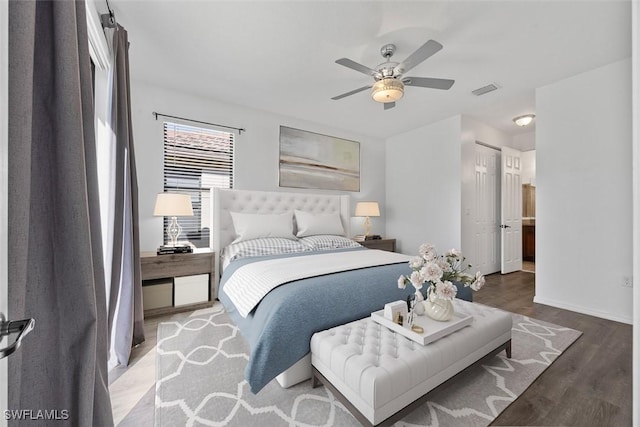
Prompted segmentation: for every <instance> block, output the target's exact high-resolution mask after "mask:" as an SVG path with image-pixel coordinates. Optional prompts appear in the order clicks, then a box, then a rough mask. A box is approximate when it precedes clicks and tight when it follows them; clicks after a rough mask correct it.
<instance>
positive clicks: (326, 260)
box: [212, 189, 411, 393]
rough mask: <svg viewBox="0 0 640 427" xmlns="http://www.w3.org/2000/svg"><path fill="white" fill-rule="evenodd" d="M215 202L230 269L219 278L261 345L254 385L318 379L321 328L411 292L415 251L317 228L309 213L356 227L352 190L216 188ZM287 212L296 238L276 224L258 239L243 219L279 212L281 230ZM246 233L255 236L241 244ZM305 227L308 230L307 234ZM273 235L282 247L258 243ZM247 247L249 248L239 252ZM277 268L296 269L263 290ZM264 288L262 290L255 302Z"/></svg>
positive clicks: (246, 330)
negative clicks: (406, 281)
mask: <svg viewBox="0 0 640 427" xmlns="http://www.w3.org/2000/svg"><path fill="white" fill-rule="evenodd" d="M212 200H213V214H214V227H213V228H214V230H215V232H214V235H213V245H214V249H215V250H216V253H217V254H218V255H219V256H217V257H216V258H217V259H216V263H217V266H216V267H217V268H216V271H218V272H220V271H221V272H222V276H221V277H216V278H215V282H214V285H215V289H216V292H217V295H218V299H219V300H220V301H221V302H222V304H223V305H224V306H225V309H226V311H227V312H228V313H229V315H230V317H231V319H232V320H233V321H234V323H235V324H236V325H237V326H238V328H239V329H240V332H241V334H242V335H243V337H244V338H245V339H246V340H247V341H248V343H249V346H250V348H251V354H250V358H249V363H248V364H247V368H246V371H245V376H246V379H247V381H248V383H249V385H250V387H251V390H252V391H253V392H254V393H257V392H259V391H260V390H261V389H262V388H263V387H264V386H265V385H266V384H268V383H269V382H270V381H271V380H273V379H274V378H276V379H277V381H278V383H279V384H280V385H281V386H283V387H289V386H291V385H294V384H296V383H298V382H301V381H304V380H306V379H309V378H311V362H310V357H309V349H310V348H309V343H310V340H311V336H312V335H313V334H314V333H315V332H318V331H321V330H325V329H329V328H332V327H334V326H337V325H341V324H345V323H348V322H350V321H353V320H357V319H361V318H363V317H367V316H369V315H370V313H371V312H372V311H375V310H379V309H382V308H383V307H384V304H385V303H387V302H390V301H395V300H399V299H403V300H404V299H406V298H407V296H408V295H409V293H410V292H411V291H410V290H409V289H405V290H403V289H399V288H398V286H397V285H396V283H397V278H398V277H399V276H400V274H407V273H409V271H410V269H409V267H408V264H407V261H408V259H409V257H408V256H405V255H402V254H395V253H390V252H384V251H378V250H371V249H366V248H364V247H362V246H360V245H358V244H356V243H355V242H353V241H351V240H350V239H348V238H346V237H340V236H339V235H338V234H337V233H338V231H336V235H328V234H322V235H320V236H318V235H315V234H314V233H313V231H314V230H313V226H314V225H313V224H314V223H313V221H311V222H310V223H309V222H308V221H307V219H305V218H306V217H305V215H307V214H308V216H310V217H312V218H316V219H317V218H325V216H326V218H331V221H333V222H332V224H333V225H332V226H333V227H334V228H335V227H337V226H338V225H337V223H339V224H340V225H341V229H340V230H339V231H340V232H341V234H342V235H343V236H349V235H350V233H349V220H350V210H349V196H340V195H329V194H308V193H284V192H262V191H247V190H222V189H216V190H214V194H213V198H212ZM289 213H294V214H291V215H290V214H289ZM256 214H260V215H261V216H259V217H258V216H256ZM289 215H290V216H289ZM280 216H283V217H284V218H285V219H287V218H291V220H292V221H293V226H292V227H293V231H292V234H294V236H289V237H293V238H289V239H287V238H283V237H282V236H281V235H279V234H278V233H277V232H276V233H275V236H268V237H265V238H262V237H258V238H256V239H252V238H251V237H255V236H254V235H251V233H250V232H248V231H247V230H246V228H244V226H243V225H242V224H243V222H242V221H244V220H245V219H246V218H250V221H253V222H254V223H255V222H256V221H255V218H271V219H273V218H276V219H275V221H276V222H274V223H273V224H275V225H273V227H272V228H273V229H274V230H278V229H279V224H280V223H284V222H285V219H282V221H281V219H280ZM245 217H246V218H245ZM238 218H241V219H242V218H244V219H243V220H242V221H240V220H239V219H238ZM234 221H235V225H234ZM323 221H324V220H323ZM262 222H267V221H266V220H265V221H260V223H262ZM309 224H311V225H309ZM252 227H253V226H252ZM323 227H324V228H323ZM258 228H259V227H258ZM321 228H322V230H323V231H326V230H333V229H332V228H331V227H329V228H328V229H327V228H326V227H325V226H322V227H321ZM302 231H305V232H306V231H309V234H310V235H309V236H307V235H304V234H305V233H303V232H302ZM282 233H284V232H282ZM282 233H280V234H282ZM238 234H241V235H242V234H244V235H245V237H249V238H248V239H246V240H242V241H241V242H237V243H235V244H232V242H234V240H238ZM285 234H286V233H285ZM296 234H302V236H301V238H300V239H299V240H297V239H296V236H295V235H296ZM278 239H279V240H278ZM263 240H264V241H267V246H268V245H271V243H272V240H273V241H277V243H276V244H274V245H273V246H274V247H277V248H278V250H276V251H275V252H274V253H270V252H269V250H267V251H263V250H262V246H260V247H259V250H256V247H255V244H256V242H259V243H260V244H261V245H262V241H263ZM298 243H299V244H300V245H301V246H298V247H297V248H296V246H297V244H298ZM238 246H240V247H242V248H243V249H242V250H244V251H245V253H244V255H245V256H242V254H241V256H236V255H237V253H236V252H234V250H235V249H236V247H238ZM268 247H269V248H270V247H271V246H268ZM242 250H241V251H240V252H242ZM247 254H248V255H249V256H246V255H247ZM353 266H355V267H353ZM335 270H337V272H335ZM300 271H302V272H303V273H301V275H300V276H297V275H296V274H298V273H299V272H300ZM308 271H311V273H308ZM272 274H274V275H283V276H286V277H285V280H284V282H285V284H282V285H279V284H277V283H276V284H275V285H273V284H271V285H270V283H267V284H266V285H264V286H265V288H264V289H263V282H264V281H267V282H268V279H269V278H270V276H271V275H272ZM304 274H307V275H304ZM278 279H279V280H283V278H282V277H280V278H278ZM274 283H275V282H274ZM267 285H270V286H267ZM255 293H260V295H259V296H258V297H256V298H255V301H254V300H253V298H254V294H255Z"/></svg>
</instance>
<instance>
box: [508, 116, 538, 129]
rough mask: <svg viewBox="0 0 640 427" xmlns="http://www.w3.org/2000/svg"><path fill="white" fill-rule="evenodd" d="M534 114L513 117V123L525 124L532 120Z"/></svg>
mask: <svg viewBox="0 0 640 427" xmlns="http://www.w3.org/2000/svg"><path fill="white" fill-rule="evenodd" d="M535 116H536V115H535V114H525V115H524V116H518V117H515V118H514V119H513V121H514V123H515V124H517V125H518V126H527V125H528V124H529V123H531V122H532V121H533V118H534V117H535Z"/></svg>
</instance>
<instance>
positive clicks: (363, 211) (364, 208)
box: [355, 202, 380, 239]
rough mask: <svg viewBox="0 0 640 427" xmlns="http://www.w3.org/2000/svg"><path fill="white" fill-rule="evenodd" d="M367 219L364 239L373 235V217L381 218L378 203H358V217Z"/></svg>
mask: <svg viewBox="0 0 640 427" xmlns="http://www.w3.org/2000/svg"><path fill="white" fill-rule="evenodd" d="M355 216H360V217H362V216H363V217H365V220H364V238H365V239H366V238H367V236H369V235H370V234H371V219H370V218H369V217H371V216H380V208H379V207H378V202H358V203H356V215H355Z"/></svg>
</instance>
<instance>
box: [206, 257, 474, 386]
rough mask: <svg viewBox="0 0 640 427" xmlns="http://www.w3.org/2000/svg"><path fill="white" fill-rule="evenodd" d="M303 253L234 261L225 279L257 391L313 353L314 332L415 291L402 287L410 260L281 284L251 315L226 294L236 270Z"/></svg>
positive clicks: (464, 291) (466, 293) (463, 293)
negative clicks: (401, 278)
mask: <svg viewBox="0 0 640 427" xmlns="http://www.w3.org/2000/svg"><path fill="white" fill-rule="evenodd" d="M342 250H344V251H351V250H368V249H364V248H355V249H342ZM307 254H308V253H307ZM297 256H305V255H304V254H287V255H275V256H267V257H252V258H244V259H240V260H237V261H234V262H232V263H231V264H229V266H228V267H227V268H226V269H225V271H224V274H223V275H222V279H221V280H220V291H219V293H218V294H219V295H218V297H219V299H220V301H221V302H222V304H223V305H224V306H225V309H226V310H227V312H228V313H229V315H230V316H231V319H232V320H233V321H234V322H235V324H236V325H237V326H238V328H239V329H240V331H241V332H242V335H243V336H244V337H245V339H246V340H247V341H248V343H249V346H250V347H251V355H250V357H249V363H248V364H247V367H246V370H245V376H246V379H247V381H248V383H249V385H250V387H251V391H252V392H253V393H257V392H259V391H260V390H261V389H262V388H263V387H264V386H265V385H267V384H268V383H269V382H270V381H271V380H273V379H274V378H275V377H276V376H278V375H279V374H280V373H282V372H283V371H285V370H286V369H288V368H289V367H291V366H292V365H294V364H295V363H296V362H297V361H298V360H300V359H301V358H303V357H304V356H305V355H306V354H307V353H309V351H310V348H309V343H310V341H311V336H312V335H313V334H314V333H316V332H318V331H322V330H325V329H329V328H332V327H334V326H338V325H342V324H345V323H348V322H351V321H354V320H357V319H362V318H364V317H368V316H370V315H371V312H373V311H376V310H382V309H383V308H384V305H385V304H386V303H388V302H391V301H396V300H406V299H407V296H409V295H410V294H411V293H413V291H414V290H413V287H411V286H408V287H407V289H404V290H403V289H399V288H398V285H397V282H398V277H399V276H400V275H401V274H410V273H411V269H410V268H409V265H408V264H407V263H401V264H392V265H384V266H377V267H369V268H363V269H358V270H352V271H345V272H340V273H334V274H328V275H324V276H319V277H312V278H308V279H302V280H297V281H295V282H291V283H287V284H285V285H282V286H279V287H277V288H275V289H273V290H272V291H271V292H269V294H267V296H265V297H264V298H263V299H262V301H261V302H260V304H259V305H258V306H257V307H256V308H255V309H254V310H253V311H252V312H251V313H250V314H249V315H248V316H247V317H246V318H243V317H242V316H240V314H239V313H238V312H237V310H236V309H235V307H234V305H233V303H232V302H231V301H230V300H229V298H228V297H227V295H226V294H225V293H224V283H225V282H226V281H227V279H228V278H229V277H230V276H231V275H232V274H233V272H234V271H235V270H237V269H238V268H239V267H241V266H243V265H245V264H247V263H251V262H255V261H262V260H265V259H272V258H279V257H291V258H292V260H291V262H295V257H297ZM458 297H460V298H463V299H467V300H469V301H470V300H471V291H470V290H469V289H468V288H462V287H459V289H458Z"/></svg>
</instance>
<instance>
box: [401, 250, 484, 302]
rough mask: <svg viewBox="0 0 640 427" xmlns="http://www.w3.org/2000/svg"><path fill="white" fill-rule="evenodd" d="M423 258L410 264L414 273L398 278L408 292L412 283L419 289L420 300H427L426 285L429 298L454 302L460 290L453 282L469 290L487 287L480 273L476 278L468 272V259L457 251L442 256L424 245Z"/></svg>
mask: <svg viewBox="0 0 640 427" xmlns="http://www.w3.org/2000/svg"><path fill="white" fill-rule="evenodd" d="M418 253H419V254H420V256H417V257H415V258H412V259H411V260H410V261H409V267H411V269H412V270H413V272H412V273H411V275H410V276H405V275H401V276H400V277H399V278H398V287H399V288H400V289H405V288H406V286H407V284H408V283H411V284H412V285H413V287H414V288H415V290H416V301H422V300H424V295H423V294H422V292H421V289H422V287H423V285H424V284H425V283H427V284H428V285H429V286H428V287H427V295H430V294H432V293H433V294H434V295H435V297H436V298H442V299H445V300H449V301H451V300H453V299H454V298H455V296H456V293H457V292H458V288H457V287H456V285H454V283H453V282H456V283H462V284H463V285H464V286H465V287H467V286H468V287H471V289H473V290H474V291H478V290H480V288H482V287H483V286H484V283H485V279H484V276H483V275H482V274H480V272H479V271H478V272H477V273H476V275H475V276H472V275H471V274H469V273H467V271H468V270H469V269H470V268H471V265H469V264H467V263H466V262H465V261H466V258H465V257H464V256H462V254H461V253H460V252H459V251H458V250H456V249H451V250H450V251H448V252H446V253H445V254H444V255H438V253H437V252H436V248H435V246H434V245H432V244H430V243H424V244H422V245H420V249H419V250H418Z"/></svg>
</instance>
